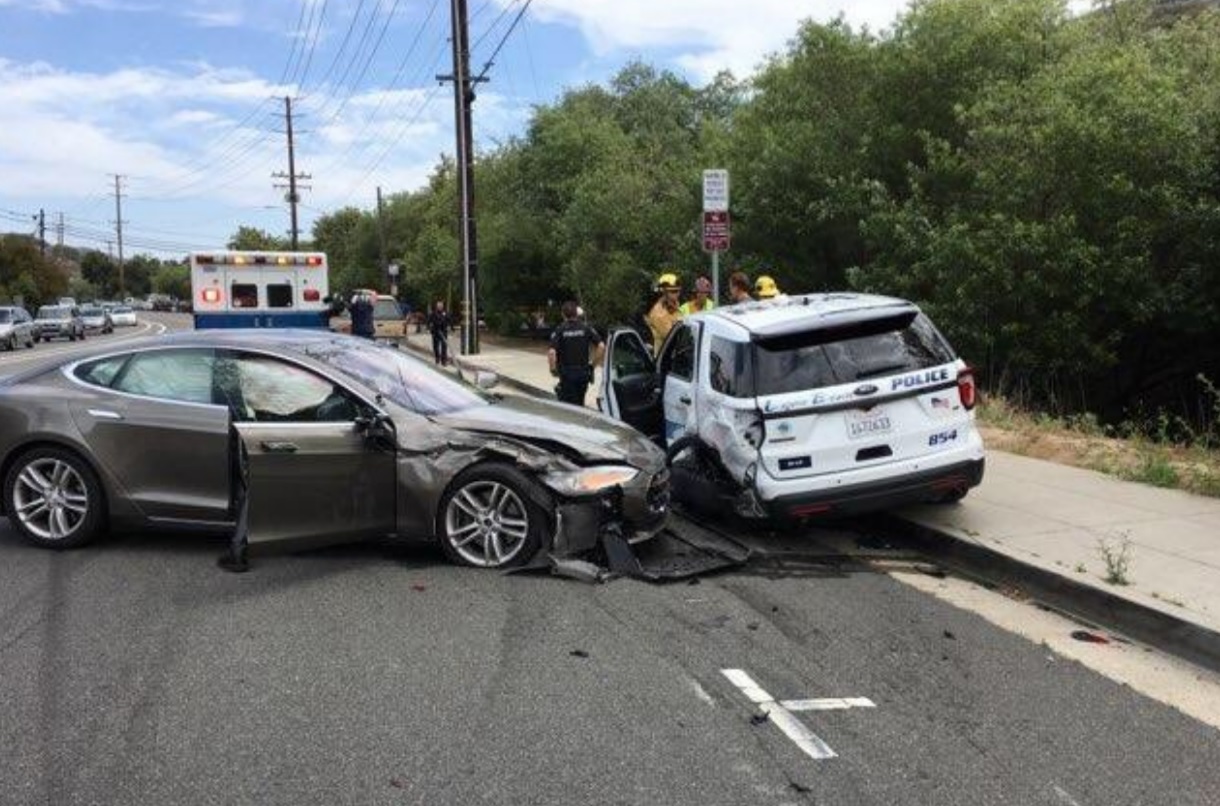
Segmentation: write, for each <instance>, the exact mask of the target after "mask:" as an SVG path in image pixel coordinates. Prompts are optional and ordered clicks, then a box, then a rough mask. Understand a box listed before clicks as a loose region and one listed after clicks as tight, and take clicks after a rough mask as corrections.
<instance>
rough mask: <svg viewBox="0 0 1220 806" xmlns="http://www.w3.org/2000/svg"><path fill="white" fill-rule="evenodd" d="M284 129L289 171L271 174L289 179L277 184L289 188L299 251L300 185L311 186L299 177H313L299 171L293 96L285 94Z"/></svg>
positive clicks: (293, 245)
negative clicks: (302, 183) (298, 181)
mask: <svg viewBox="0 0 1220 806" xmlns="http://www.w3.org/2000/svg"><path fill="white" fill-rule="evenodd" d="M284 124H285V126H284V130H285V132H286V133H287V135H288V173H283V172H282V171H281V172H277V173H273V174H271V176H273V177H275V178H277V179H287V180H288V184H287V185H275V187H277V188H287V189H288V195H287V196H286V197H285V198H286V199H287V201H288V206H289V210H290V211H291V214H292V251H294V252H295V251H297V249H298V248H299V247H300V228H299V227H298V226H297V203H298V202H300V201H301V195H300V193H298V192H297V188H298V187H302V188H306V189H308V188H309V185H300V186H298V185H297V180H298V179H312V178H313V177H312V176H310V175H309V174H299V173H297V162H296V144H295V143H294V142H293V139H292V98H290V97H289V96H287V95H285V96H284Z"/></svg>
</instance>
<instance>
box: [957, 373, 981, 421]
mask: <svg viewBox="0 0 1220 806" xmlns="http://www.w3.org/2000/svg"><path fill="white" fill-rule="evenodd" d="M957 395H958V397H960V398H961V400H962V408H964V409H965V410H966V411H970V410H971V409H972V408H974V404H975V403H976V402H978V390H977V389H976V388H975V386H974V370H973V369H971V368H970V367H966V368H965V369H962V370H959V371H958V373H957Z"/></svg>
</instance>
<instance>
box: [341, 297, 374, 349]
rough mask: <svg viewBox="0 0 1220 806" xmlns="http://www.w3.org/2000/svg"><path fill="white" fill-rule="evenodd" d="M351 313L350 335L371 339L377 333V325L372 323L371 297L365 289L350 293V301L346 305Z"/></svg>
mask: <svg viewBox="0 0 1220 806" xmlns="http://www.w3.org/2000/svg"><path fill="white" fill-rule="evenodd" d="M347 308H348V311H350V312H351V315H352V335H353V336H360V337H361V338H365V339H371V338H373V337H374V336H376V335H377V326H376V325H375V324H374V323H373V299H372V297H371V296H370V295H369V293H368V292H367V291H357V292H356V293H355V294H354V295H352V302H351V304H350V305H348V306H347Z"/></svg>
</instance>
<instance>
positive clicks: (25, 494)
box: [4, 448, 105, 549]
mask: <svg viewBox="0 0 1220 806" xmlns="http://www.w3.org/2000/svg"><path fill="white" fill-rule="evenodd" d="M104 509H105V507H104V502H103V500H102V485H101V483H100V482H98V480H97V474H95V473H94V472H93V468H91V467H89V465H88V463H86V462H85V461H84V460H83V459H81V458H80V457H79V456H77V455H76V454H75V453H72V452H71V451H68V450H64V449H62V448H36V449H34V450H31V451H28V452H27V453H25V454H23V455H22V456H20V457H19V458H18V459H17V461H16V462H14V463H13V466H12V467H10V468H9V471H8V474H7V475H6V476H5V478H4V511H5V514H7V515H8V518H9V522H10V523H11V524H13V526H15V527H16V528H17V531H18V532H19V533H20V534H21V536H22V537H23V538H24V539H25V540H26V541H28V542H30V543H33V544H34V545H36V546H42V547H43V548H53V549H69V548H75V547H77V546H83V545H84V544H86V543H88V542H89V541H91V540H93V539H94V538H95V537H97V536H98V535H99V534H100V533H101V531H102V529H103V527H104V522H105V514H104Z"/></svg>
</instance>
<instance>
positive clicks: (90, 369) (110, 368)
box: [73, 355, 127, 386]
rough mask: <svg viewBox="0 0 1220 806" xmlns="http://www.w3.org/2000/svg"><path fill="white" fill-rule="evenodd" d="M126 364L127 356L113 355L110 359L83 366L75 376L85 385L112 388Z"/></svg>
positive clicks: (91, 362)
mask: <svg viewBox="0 0 1220 806" xmlns="http://www.w3.org/2000/svg"><path fill="white" fill-rule="evenodd" d="M126 363H127V356H125V355H112V356H110V357H109V358H102V359H99V360H97V361H90V362H88V363H85V364H81V365H80V366H78V367H77V368H76V370H75V372H74V373H73V374H74V375H76V377H78V378H80V379H81V380H82V381H84V382H85V383H91V384H93V385H94V386H110V384H112V383H114V378H115V376H116V375H118V374H119V370H121V369H122V368H123V365H124V364H126Z"/></svg>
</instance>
